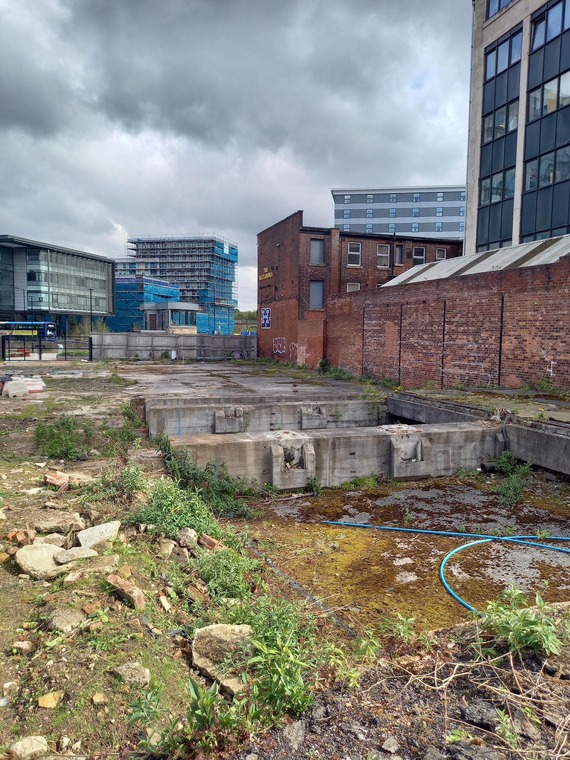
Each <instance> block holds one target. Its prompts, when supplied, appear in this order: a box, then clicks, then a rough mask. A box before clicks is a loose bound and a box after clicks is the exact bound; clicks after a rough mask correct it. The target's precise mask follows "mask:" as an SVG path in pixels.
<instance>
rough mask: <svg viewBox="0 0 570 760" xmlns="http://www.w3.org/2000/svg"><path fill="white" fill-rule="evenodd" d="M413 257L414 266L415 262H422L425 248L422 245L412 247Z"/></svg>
mask: <svg viewBox="0 0 570 760" xmlns="http://www.w3.org/2000/svg"><path fill="white" fill-rule="evenodd" d="M413 259H414V266H416V265H417V264H424V263H425V260H426V249H425V248H423V247H422V248H420V247H419V246H418V247H414V254H413Z"/></svg>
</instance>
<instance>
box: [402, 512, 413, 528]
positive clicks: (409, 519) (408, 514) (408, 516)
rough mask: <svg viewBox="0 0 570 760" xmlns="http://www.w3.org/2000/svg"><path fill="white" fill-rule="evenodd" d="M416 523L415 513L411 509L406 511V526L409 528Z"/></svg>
mask: <svg viewBox="0 0 570 760" xmlns="http://www.w3.org/2000/svg"><path fill="white" fill-rule="evenodd" d="M413 521H414V513H413V512H412V510H411V509H410V508H409V507H406V509H405V510H404V525H405V526H406V528H407V527H409V526H410V525H411V524H412V523H413Z"/></svg>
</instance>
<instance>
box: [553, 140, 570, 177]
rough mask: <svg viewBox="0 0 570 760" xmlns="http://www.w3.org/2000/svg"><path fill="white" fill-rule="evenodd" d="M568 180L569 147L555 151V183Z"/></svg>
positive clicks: (569, 170)
mask: <svg viewBox="0 0 570 760" xmlns="http://www.w3.org/2000/svg"><path fill="white" fill-rule="evenodd" d="M566 179H570V146H567V147H566V148H560V150H557V151H556V175H555V179H554V181H555V182H562V181H563V180H566Z"/></svg>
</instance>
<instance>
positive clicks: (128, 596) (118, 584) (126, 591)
mask: <svg viewBox="0 0 570 760" xmlns="http://www.w3.org/2000/svg"><path fill="white" fill-rule="evenodd" d="M107 583H110V584H111V586H113V589H114V591H115V593H116V594H117V596H119V597H120V598H121V599H125V600H126V601H127V602H129V603H130V604H131V605H132V606H133V607H134V608H135V610H143V609H144V605H145V601H144V596H143V592H142V591H141V590H140V588H138V587H137V586H135V584H134V583H131V582H130V581H127V580H125V579H124V578H120V577H119V576H118V575H115V574H112V575H108V576H107Z"/></svg>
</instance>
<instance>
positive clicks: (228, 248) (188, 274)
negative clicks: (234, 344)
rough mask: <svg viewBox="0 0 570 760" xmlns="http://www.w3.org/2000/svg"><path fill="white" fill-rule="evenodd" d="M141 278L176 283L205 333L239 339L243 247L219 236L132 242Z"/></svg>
mask: <svg viewBox="0 0 570 760" xmlns="http://www.w3.org/2000/svg"><path fill="white" fill-rule="evenodd" d="M126 252H127V254H128V256H129V261H131V262H132V261H133V259H134V261H135V264H136V272H137V274H142V275H144V276H146V277H154V278H157V279H159V280H164V281H168V282H171V283H175V284H176V285H178V286H179V287H180V298H181V300H182V301H187V302H190V303H197V304H198V305H199V306H200V307H201V313H200V314H198V315H197V329H198V332H199V333H210V334H212V333H220V334H222V335H233V332H234V311H235V309H236V308H237V276H236V273H237V261H238V248H237V245H236V244H234V243H232V242H230V241H229V240H226V239H224V238H222V237H219V236H217V235H188V236H186V235H183V236H170V237H165V236H157V237H132V238H128V240H127V251H126Z"/></svg>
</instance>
